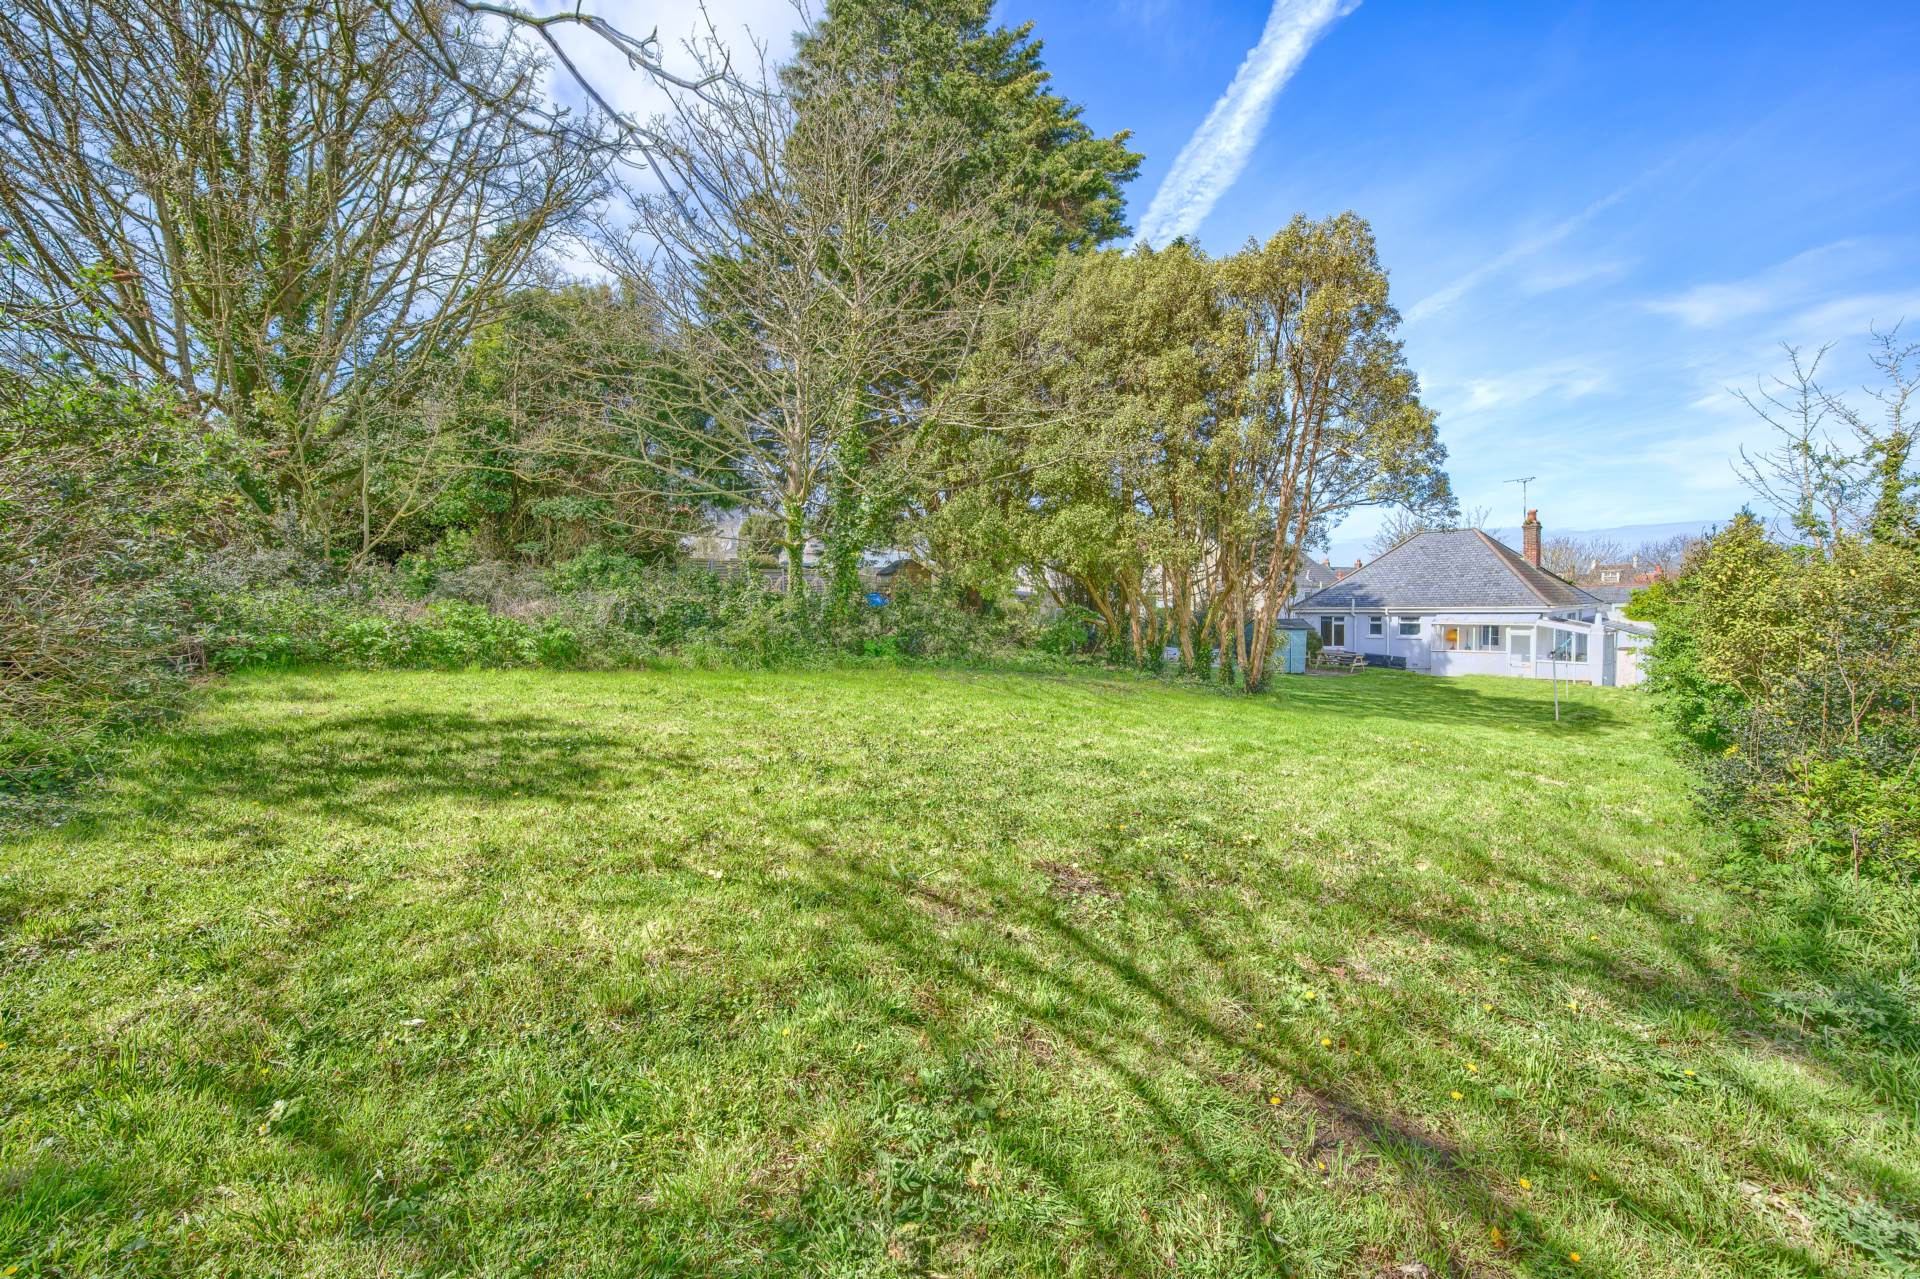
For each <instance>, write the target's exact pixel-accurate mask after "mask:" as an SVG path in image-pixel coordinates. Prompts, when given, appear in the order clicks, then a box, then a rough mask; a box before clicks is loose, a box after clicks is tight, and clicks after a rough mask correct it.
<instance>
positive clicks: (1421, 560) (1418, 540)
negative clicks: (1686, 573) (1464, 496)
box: [1293, 529, 1600, 613]
mask: <svg viewBox="0 0 1920 1279" xmlns="http://www.w3.org/2000/svg"><path fill="white" fill-rule="evenodd" d="M1599 603H1600V601H1599V600H1597V599H1595V598H1594V597H1593V596H1591V595H1589V594H1587V592H1585V591H1583V590H1581V589H1580V588H1579V587H1577V586H1569V585H1568V584H1567V583H1566V582H1563V581H1561V580H1560V579H1559V578H1557V577H1555V576H1554V575H1553V574H1551V573H1549V572H1547V571H1546V570H1545V569H1542V568H1535V567H1534V566H1533V565H1532V564H1529V563H1528V562H1527V561H1526V560H1525V559H1523V558H1522V557H1521V556H1520V555H1519V554H1518V553H1517V552H1516V551H1514V550H1513V548H1512V547H1509V546H1504V545H1502V544H1501V543H1499V542H1496V541H1494V540H1493V539H1492V538H1491V537H1488V536H1487V535H1486V534H1485V533H1483V532H1481V531H1480V530H1479V529H1461V530H1458V531H1455V532H1447V533H1421V534H1419V535H1418V536H1416V537H1410V538H1408V539H1407V540H1406V541H1404V542H1402V543H1400V545H1398V546H1396V547H1394V548H1393V549H1392V550H1391V551H1388V552H1387V553H1386V554H1385V555H1382V556H1381V557H1380V558H1379V559H1377V560H1375V561H1374V562H1373V563H1371V564H1369V565H1367V566H1366V567H1365V568H1363V569H1359V570H1357V571H1355V572H1353V573H1349V574H1348V575H1347V576H1346V577H1345V578H1343V579H1341V580H1340V581H1338V582H1336V583H1334V584H1333V585H1332V586H1329V587H1327V588H1326V589H1325V590H1321V591H1316V592H1314V593H1313V594H1312V595H1309V596H1307V597H1306V598H1305V599H1303V600H1301V601H1300V602H1299V603H1297V604H1295V605H1294V606H1293V607H1294V611H1295V612H1300V613H1310V612H1313V611H1314V610H1315V609H1375V608H1377V609H1415V608H1432V609H1445V608H1458V609H1474V608H1524V609H1561V608H1595V607H1598V605H1599Z"/></svg>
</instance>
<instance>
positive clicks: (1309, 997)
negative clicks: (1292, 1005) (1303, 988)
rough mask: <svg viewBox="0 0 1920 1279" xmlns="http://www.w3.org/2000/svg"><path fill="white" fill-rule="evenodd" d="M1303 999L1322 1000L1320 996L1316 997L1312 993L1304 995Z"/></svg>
mask: <svg viewBox="0 0 1920 1279" xmlns="http://www.w3.org/2000/svg"><path fill="white" fill-rule="evenodd" d="M1301 998H1302V999H1318V998H1320V996H1318V995H1316V994H1315V993H1314V992H1312V991H1308V992H1307V993H1306V994H1304V995H1302V996H1301Z"/></svg>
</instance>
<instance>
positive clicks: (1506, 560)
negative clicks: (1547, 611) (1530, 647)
mask: <svg viewBox="0 0 1920 1279" xmlns="http://www.w3.org/2000/svg"><path fill="white" fill-rule="evenodd" d="M1473 531H1474V532H1476V533H1478V534H1479V535H1480V538H1481V540H1482V541H1484V542H1485V543H1486V544H1487V545H1488V546H1490V547H1492V548H1493V552H1494V554H1495V555H1496V556H1497V557H1498V558H1499V559H1500V562H1501V563H1502V564H1503V565H1504V566H1505V567H1506V570H1507V572H1509V573H1511V574H1513V576H1514V578H1515V580H1517V581H1518V582H1519V583H1520V584H1521V585H1522V586H1524V587H1526V588H1527V589H1528V590H1530V591H1532V592H1533V593H1534V595H1535V596H1536V597H1537V598H1538V599H1539V601H1540V602H1541V603H1542V604H1546V605H1549V606H1553V597H1552V596H1550V595H1548V594H1547V593H1546V592H1545V591H1543V590H1541V589H1540V587H1539V585H1538V584H1537V583H1535V582H1534V581H1533V579H1532V577H1531V576H1529V575H1528V573H1527V571H1526V570H1527V569H1532V570H1533V571H1534V572H1536V573H1546V572H1547V570H1546V569H1544V568H1542V567H1541V566H1540V565H1538V564H1535V563H1534V562H1533V561H1532V560H1530V559H1528V558H1527V557H1526V556H1524V555H1522V554H1520V552H1518V551H1516V550H1514V549H1513V548H1512V547H1511V546H1508V545H1507V544H1506V543H1505V542H1502V541H1501V540H1500V539H1499V538H1497V537H1493V536H1491V535H1490V534H1489V533H1488V532H1487V531H1486V530H1485V529H1475V530H1473ZM1548 576H1550V577H1552V578H1553V580H1554V581H1556V582H1559V583H1560V585H1562V586H1564V587H1566V588H1567V589H1568V590H1570V591H1577V592H1579V593H1580V594H1581V595H1587V593H1586V592H1585V591H1583V590H1581V589H1580V588H1579V587H1578V586H1575V585H1574V584H1573V583H1572V582H1567V581H1562V580H1561V578H1560V575H1559V574H1557V573H1552V574H1548ZM1587 598H1588V599H1589V600H1591V601H1592V602H1593V603H1595V604H1598V603H1601V601H1600V600H1599V599H1598V598H1596V597H1594V596H1592V595H1587ZM1559 607H1561V608H1564V607H1566V606H1565V605H1559Z"/></svg>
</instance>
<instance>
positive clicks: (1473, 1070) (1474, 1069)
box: [1467, 1062, 1480, 1075]
mask: <svg viewBox="0 0 1920 1279" xmlns="http://www.w3.org/2000/svg"><path fill="white" fill-rule="evenodd" d="M1467 1073H1468V1074H1469V1075H1477V1074H1479V1073H1480V1067H1478V1066H1476V1065H1474V1064H1473V1063H1472V1062H1468V1063H1467Z"/></svg>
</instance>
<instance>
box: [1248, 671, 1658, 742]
mask: <svg viewBox="0 0 1920 1279" xmlns="http://www.w3.org/2000/svg"><path fill="white" fill-rule="evenodd" d="M1501 682H1505V683H1508V684H1512V685H1515V686H1516V687H1515V689H1514V691H1512V692H1502V691H1497V690H1496V689H1493V688H1489V687H1488V685H1490V684H1498V683H1501ZM1522 689H1525V690H1526V691H1521V690H1522ZM1620 695H1621V694H1619V693H1608V694H1602V693H1600V692H1598V691H1596V690H1594V689H1591V688H1577V689H1574V690H1571V691H1567V692H1563V693H1562V694H1561V703H1560V718H1559V719H1558V720H1557V721H1556V720H1555V719H1554V717H1553V697H1552V694H1551V692H1550V691H1548V690H1547V689H1545V688H1544V687H1542V685H1541V682H1540V681H1538V680H1522V679H1517V678H1516V679H1510V680H1506V681H1499V680H1497V679H1494V678H1488V679H1486V680H1472V681H1466V680H1460V679H1454V678H1449V677H1446V676H1435V675H1417V674H1408V673H1404V672H1387V671H1368V672H1362V673H1359V674H1356V675H1351V676H1347V677H1345V678H1342V679H1313V678H1307V677H1304V676H1301V677H1289V678H1286V679H1282V680H1280V681H1278V682H1277V683H1276V684H1275V685H1274V687H1273V691H1272V692H1271V693H1270V694H1269V695H1268V696H1266V697H1264V698H1262V699H1260V704H1262V705H1265V706H1267V707H1270V708H1272V709H1275V710H1299V709H1308V710H1312V711H1314V712H1315V713H1318V714H1325V715H1329V716H1335V717H1341V718H1356V719H1392V720H1413V721H1419V722H1424V723H1439V724H1458V725H1461V726H1463V727H1485V728H1498V729H1502V730H1504V731H1509V732H1512V731H1518V732H1524V733H1539V734H1552V735H1558V736H1580V735H1586V734H1591V733H1595V732H1603V731H1606V730H1610V729H1618V728H1621V727H1624V726H1625V725H1626V724H1627V722H1628V721H1627V720H1626V719H1625V718H1624V717H1623V716H1621V715H1620V714H1619V713H1618V712H1617V711H1615V710H1614V709H1613V708H1612V707H1610V706H1608V705H1607V701H1608V700H1610V699H1611V697H1614V696H1620Z"/></svg>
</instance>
